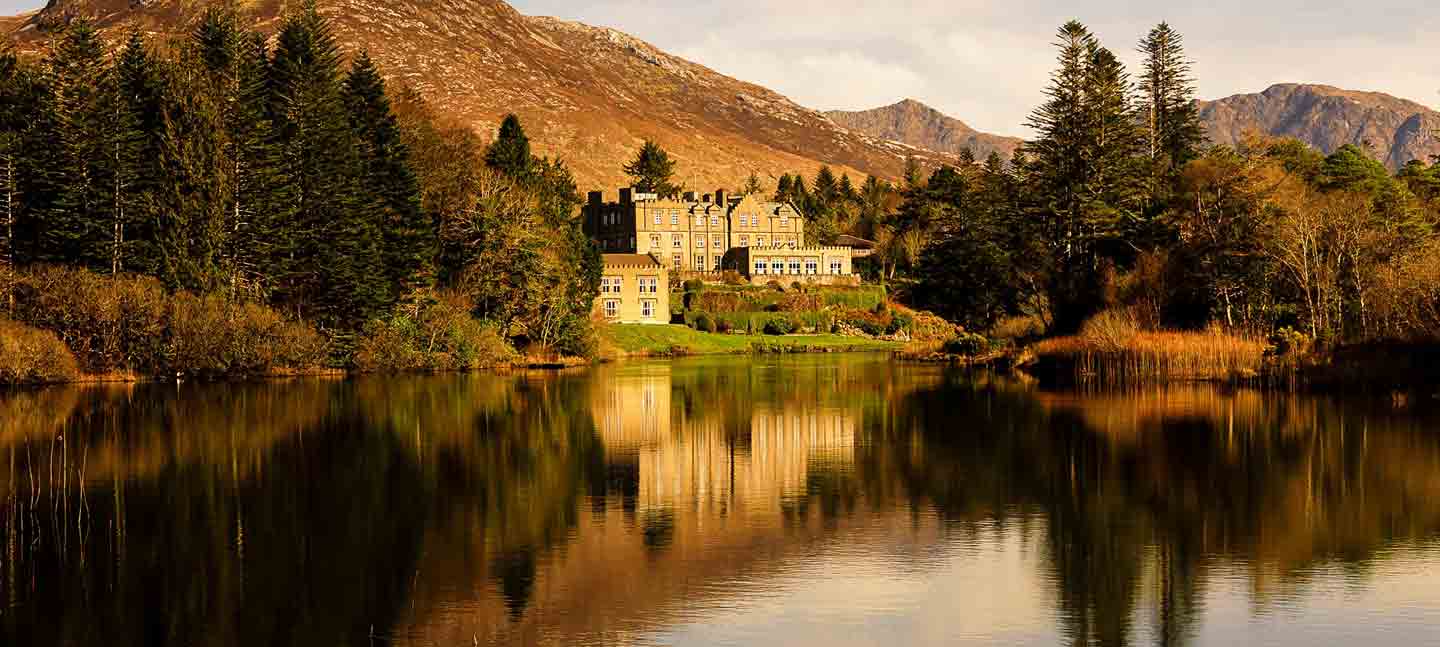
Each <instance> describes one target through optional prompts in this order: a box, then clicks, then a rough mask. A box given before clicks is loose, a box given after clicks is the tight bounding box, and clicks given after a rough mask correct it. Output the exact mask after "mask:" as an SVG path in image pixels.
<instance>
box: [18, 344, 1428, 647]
mask: <svg viewBox="0 0 1440 647" xmlns="http://www.w3.org/2000/svg"><path fill="white" fill-rule="evenodd" d="M1404 404H1405V403H1404V402H1400V403H1399V405H1397V404H1396V403H1395V402H1394V401H1392V400H1390V399H1385V400H1381V401H1377V400H1374V399H1351V400H1346V399H1337V398H1322V397H1308V396H1296V395H1292V394H1285V393H1264V392H1259V391H1249V390H1225V389H1219V388H1214V387H1209V386H1172V387H1167V388H1148V389H1134V390H1126V391H1114V390H1111V391H1095V392H1089V393H1081V392H1053V391H1045V390H1041V389H1039V388H1037V387H1035V386H1033V385H1030V384H1027V383H1025V382H1024V381H1021V380H1017V379H1015V378H1012V377H1000V376H992V375H988V374H985V373H971V372H966V371H963V370H957V369H953V368H948V367H940V366H929V365H911V364H896V363H892V362H891V361H889V359H888V358H886V357H884V356H869V355H805V356H790V357H773V358H772V357H764V358H749V357H744V358H699V359H686V360H675V361H659V362H631V363H621V364H615V365H608V366H602V367H598V368H594V369H588V370H580V371H574V372H567V373H548V374H547V373H527V374H517V375H464V376H437V377H405V378H394V377H388V378H359V379H353V380H297V381H278V382H267V383H260V384H243V385H235V384H228V385H201V384H181V385H178V386H177V385H138V386H134V385H132V386H114V387H89V388H56V389H49V390H40V391H24V392H12V393H0V446H3V452H4V454H3V456H0V462H3V465H4V467H3V469H4V476H3V478H0V499H3V501H0V540H3V547H0V550H3V559H0V644H4V645H26V646H29V645H38V646H48V645H107V646H117V647H118V646H128V645H147V646H153V645H222V646H223V645H234V646H237V647H239V646H244V647H251V646H255V645H304V646H307V647H315V646H325V645H477V644H478V645H492V644H493V645H786V646H792V645H822V646H824V647H846V646H851V645H884V646H886V647H894V646H900V645H956V644H994V645H1054V644H1058V643H1069V644H1100V645H1122V644H1134V645H1152V644H1154V645H1161V644H1163V645H1331V644H1333V645H1343V644H1364V645H1365V646H1366V647H1377V646H1381V645H1407V646H1408V645H1420V644H1440V420H1437V419H1436V418H1434V417H1432V416H1427V415H1421V414H1417V413H1407V411H1411V408H1409V407H1406V406H1403V405H1404Z"/></svg>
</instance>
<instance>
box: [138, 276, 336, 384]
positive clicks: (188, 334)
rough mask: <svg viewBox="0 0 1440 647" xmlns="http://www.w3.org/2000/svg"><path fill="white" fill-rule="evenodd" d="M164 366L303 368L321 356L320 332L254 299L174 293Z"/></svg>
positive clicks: (249, 370) (208, 370)
mask: <svg viewBox="0 0 1440 647" xmlns="http://www.w3.org/2000/svg"><path fill="white" fill-rule="evenodd" d="M168 331H169V335H168V339H169V347H168V349H167V352H166V357H167V361H166V365H167V366H166V367H167V370H169V371H173V372H176V373H185V374H192V375H203V376H216V375H258V374H263V373H266V372H269V371H271V370H274V369H277V368H290V369H305V368H313V367H315V366H319V365H320V364H321V363H322V362H323V361H324V359H325V355H326V350H327V349H326V346H327V345H326V342H325V338H324V337H323V336H321V335H320V333H318V332H316V331H315V329H314V328H312V327H310V326H308V325H306V324H304V323H299V322H294V321H288V320H286V319H285V317H283V316H282V315H281V314H280V313H278V312H276V311H274V310H272V309H270V308H268V307H266V306H263V305H260V304H257V303H235V302H232V301H230V300H229V299H226V298H224V297H223V296H220V295H206V296H197V295H194V294H190V293H188V292H181V293H179V294H176V295H175V296H174V297H173V299H172V301H171V306H170V317H169V326H168Z"/></svg>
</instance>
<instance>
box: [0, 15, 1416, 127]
mask: <svg viewBox="0 0 1440 647" xmlns="http://www.w3.org/2000/svg"><path fill="white" fill-rule="evenodd" d="M510 1H511V4H513V5H514V6H515V7H516V8H517V9H519V10H520V11H521V12H523V13H527V14H532V15H550V16H557V17H560V18H565V19H570V20H579V21H581V22H585V23H589V24H592V25H602V26H606V27H613V28H616V29H619V30H621V31H625V32H628V33H630V34H633V35H635V36H638V37H640V38H643V39H645V40H647V41H649V42H651V43H653V44H655V45H656V46H658V47H660V48H661V49H663V50H666V51H668V52H670V53H672V54H676V55H678V56H681V57H684V58H687V59H690V60H692V61H695V62H697V63H700V64H703V65H706V66H708V67H710V68H712V69H714V70H716V71H719V72H721V73H724V74H727V75H730V76H733V77H736V78H739V79H742V80H745V81H750V82H753V83H757V84H760V85H763V86H765V87H768V88H770V89H772V90H775V91H777V92H780V93H782V94H784V95H786V96H788V97H790V98H791V99H793V100H795V101H797V102H798V103H800V104H802V105H805V106H808V107H811V108H817V109H821V110H830V109H841V110H862V109H866V108H874V107H879V106H883V105H888V104H891V103H894V102H896V101H899V100H900V99H905V98H911V99H917V100H919V101H922V102H924V103H927V104H929V105H931V106H933V107H935V108H938V109H940V110H941V111H943V112H945V113H947V114H949V115H951V116H953V117H956V118H959V119H961V120H963V121H965V122H967V123H969V124H970V125H971V126H972V127H975V128H978V129H980V130H983V131H987V132H994V133H999V134H1006V135H1018V136H1024V135H1026V134H1028V133H1027V132H1026V131H1025V129H1024V127H1023V125H1022V124H1023V122H1024V121H1025V116H1026V115H1027V114H1029V112H1030V111H1031V110H1032V109H1034V107H1035V106H1036V105H1037V104H1039V103H1040V101H1041V100H1042V94H1041V93H1042V91H1043V89H1044V87H1045V84H1046V81H1047V78H1048V75H1049V73H1050V70H1051V69H1052V68H1053V67H1054V49H1053V47H1052V46H1051V43H1052V42H1053V40H1054V33H1055V30H1056V29H1057V28H1058V27H1059V26H1060V25H1061V24H1062V23H1064V22H1065V21H1066V20H1069V19H1071V18H1078V19H1079V20H1081V21H1082V22H1084V23H1085V24H1086V25H1088V26H1089V27H1090V28H1091V30H1092V31H1093V32H1095V33H1096V35H1097V36H1098V37H1099V38H1100V40H1101V43H1102V44H1104V45H1105V46H1106V47H1109V48H1110V49H1111V50H1113V51H1115V52H1116V53H1117V54H1118V55H1120V56H1121V58H1122V59H1123V60H1125V61H1126V62H1127V63H1129V64H1130V67H1131V69H1132V71H1133V70H1135V69H1136V64H1137V63H1138V56H1137V55H1136V54H1135V52H1134V50H1135V44H1136V42H1137V41H1139V40H1140V38H1141V37H1143V36H1144V35H1145V32H1146V31H1148V30H1149V29H1150V27H1152V26H1154V24H1155V23H1158V22H1160V21H1162V20H1164V21H1168V22H1170V24H1171V25H1172V26H1174V27H1175V28H1176V29H1178V30H1179V31H1180V33H1181V34H1183V35H1184V37H1185V44H1186V51H1187V53H1188V54H1189V56H1190V58H1191V59H1192V60H1193V61H1194V75H1195V77H1196V80H1197V86H1198V89H1199V94H1200V97H1201V98H1205V99H1216V98H1220V97H1224V96H1229V95H1231V94H1237V93H1244V92H1259V91H1261V90H1264V89H1265V88H1266V87H1268V86H1270V85H1271V84H1273V83H1282V82H1299V83H1326V84H1330V85H1335V86H1339V87H1343V88H1346V89H1351V90H1374V91H1379V92H1387V93H1389V94H1394V95H1396V96H1400V97H1404V98H1406V99H1410V100H1412V101H1417V102H1419V103H1422V104H1425V105H1428V106H1432V107H1435V106H1437V105H1440V65H1437V63H1436V58H1437V54H1440V39H1436V38H1435V37H1434V36H1435V34H1437V33H1440V11H1435V10H1434V9H1433V7H1427V6H1426V5H1427V4H1428V3H1427V2H1425V1H1424V0H1370V1H1369V2H1365V3H1356V2H1353V1H1351V0H1211V1H1209V2H1193V3H1191V2H1183V3H1182V2H1164V1H1163V0H1150V1H1148V2H1140V1H1138V0H1082V1H1075V0H1069V1H1066V0H1003V1H1000V2H995V1H988V0H887V1H876V0H869V1H861V0H824V1H821V0H779V1H776V0H724V1H723V2H722V1H715V0H589V1H586V0H510ZM41 4H43V0H0V12H3V13H6V14H10V13H16V12H18V11H21V10H25V9H32V8H35V7H38V6H40V5H41ZM1426 35H1428V36H1430V37H1431V38H1430V39H1428V40H1427V39H1425V38H1424V36H1426Z"/></svg>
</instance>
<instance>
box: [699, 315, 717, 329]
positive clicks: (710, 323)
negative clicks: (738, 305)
mask: <svg viewBox="0 0 1440 647" xmlns="http://www.w3.org/2000/svg"><path fill="white" fill-rule="evenodd" d="M695 329H696V330H698V331H700V332H715V320H714V319H711V318H710V315H709V313H705V312H701V313H699V314H697V315H695Z"/></svg>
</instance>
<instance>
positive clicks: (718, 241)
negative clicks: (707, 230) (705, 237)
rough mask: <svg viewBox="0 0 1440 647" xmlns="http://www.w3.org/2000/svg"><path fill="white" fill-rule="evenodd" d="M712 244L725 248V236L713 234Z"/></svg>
mask: <svg viewBox="0 0 1440 647" xmlns="http://www.w3.org/2000/svg"><path fill="white" fill-rule="evenodd" d="M710 246H711V247H714V248H715V249H725V238H724V237H723V236H711V237H710Z"/></svg>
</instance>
